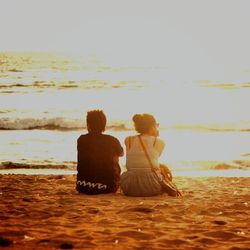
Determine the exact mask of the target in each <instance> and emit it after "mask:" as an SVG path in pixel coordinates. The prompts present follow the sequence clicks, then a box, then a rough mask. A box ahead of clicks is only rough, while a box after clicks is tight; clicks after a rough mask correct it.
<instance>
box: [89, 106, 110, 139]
mask: <svg viewBox="0 0 250 250" xmlns="http://www.w3.org/2000/svg"><path fill="white" fill-rule="evenodd" d="M86 121H87V127H88V131H89V132H91V133H97V134H101V133H102V132H104V131H105V127H106V122H107V119H106V116H105V114H104V112H103V111H102V110H92V111H89V112H88V113H87V118H86Z"/></svg>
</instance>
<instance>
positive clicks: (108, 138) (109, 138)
mask: <svg viewBox="0 0 250 250" xmlns="http://www.w3.org/2000/svg"><path fill="white" fill-rule="evenodd" d="M103 136H104V138H106V139H107V140H110V141H119V140H118V139H117V138H116V137H114V136H113V135H107V134H103Z"/></svg>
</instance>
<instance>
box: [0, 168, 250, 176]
mask: <svg viewBox="0 0 250 250" xmlns="http://www.w3.org/2000/svg"><path fill="white" fill-rule="evenodd" d="M172 172H173V176H174V177H194V178H195V177H225V178H227V177H242V178H249V177H250V170H242V169H225V170H219V169H218V170H215V169H212V170H187V171H182V170H179V171H172ZM10 174H14V175H76V174H77V171H76V170H67V169H51V168H47V169H46V168H43V169H30V168H17V169H0V176H1V175H10Z"/></svg>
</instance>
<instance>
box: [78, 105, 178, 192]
mask: <svg viewBox="0 0 250 250" xmlns="http://www.w3.org/2000/svg"><path fill="white" fill-rule="evenodd" d="M133 122H134V126H135V130H136V131H137V132H138V135H134V136H128V137H127V138H126V139H125V145H126V172H123V173H122V174H121V168H120V166H119V157H121V156H123V155H124V152H123V148H122V146H121V144H120V142H119V140H118V139H116V138H115V137H113V136H111V135H107V134H103V132H104V131H105V127H106V116H105V114H104V113H103V111H101V110H93V111H89V112H88V113H87V117H86V124H87V130H88V133H87V134H84V135H81V136H80V137H79V138H78V140H77V181H76V189H77V191H78V192H80V193H85V194H103V193H115V192H116V191H117V190H118V188H119V187H121V190H122V192H123V193H124V194H125V195H128V196H154V195H159V194H162V193H164V192H166V193H168V194H169V195H172V196H179V195H181V194H180V192H179V191H178V189H177V188H176V186H175V185H174V184H173V182H172V174H171V172H170V170H169V169H168V168H167V167H166V166H165V165H163V164H160V163H159V161H158V159H159V157H160V155H161V153H162V151H163V149H164V146H165V144H164V142H163V141H162V140H161V139H159V138H158V135H159V131H158V124H157V123H156V120H155V118H154V117H153V116H152V115H150V114H136V115H134V116H133Z"/></svg>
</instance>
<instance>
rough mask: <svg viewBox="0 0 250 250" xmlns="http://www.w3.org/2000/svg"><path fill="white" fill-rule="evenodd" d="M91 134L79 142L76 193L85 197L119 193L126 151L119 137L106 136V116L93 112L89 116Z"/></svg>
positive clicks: (81, 138) (96, 111)
mask: <svg viewBox="0 0 250 250" xmlns="http://www.w3.org/2000/svg"><path fill="white" fill-rule="evenodd" d="M86 123H87V129H88V133H87V134H84V135H81V136H80V137H79V138H78V140H77V181H76V190H77V191H78V192H81V193H85V194H101V193H115V192H116V191H117V189H118V187H119V182H120V172H121V169H120V166H119V157H120V156H123V148H122V146H121V144H120V142H119V141H118V139H116V138H115V137H113V136H111V135H106V134H102V133H103V132H104V131H105V127H106V116H105V114H104V112H103V111H102V110H93V111H89V112H88V113H87V117H86Z"/></svg>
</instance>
